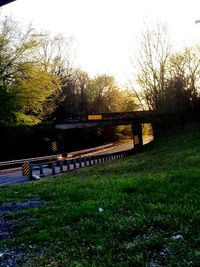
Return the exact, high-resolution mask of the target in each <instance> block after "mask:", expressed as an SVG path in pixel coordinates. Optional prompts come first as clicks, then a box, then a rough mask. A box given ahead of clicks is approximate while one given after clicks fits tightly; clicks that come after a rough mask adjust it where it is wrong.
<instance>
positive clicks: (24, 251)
mask: <svg viewBox="0 0 200 267" xmlns="http://www.w3.org/2000/svg"><path fill="white" fill-rule="evenodd" d="M34 200H37V201H38V203H39V204H38V206H37V205H36V207H32V208H25V205H24V206H23V203H27V201H34ZM3 203H4V204H3ZM5 203H7V204H5ZM2 204H3V205H2ZM6 205H7V206H6ZM2 207H4V208H5V207H11V208H10V210H9V209H8V210H6V208H5V209H3V208H2ZM12 207H13V209H12ZM20 207H21V208H20ZM1 210H2V211H1ZM0 211H1V213H0V215H1V217H0V218H1V219H0V225H1V220H2V224H3V225H4V228H5V229H6V230H5V231H7V236H6V234H5V233H4V234H3V233H2V236H0V266H66V267H81V266H85V267H90V266H93V267H94V266H95V267H96V266H98V267H99V266H105V267H109V266H120V267H125V266H149V267H158V266H200V126H198V125H196V126H191V127H189V128H187V129H184V130H182V131H181V132H179V133H176V134H171V135H169V136H168V137H163V138H160V139H157V140H156V141H155V142H154V143H153V144H152V145H151V147H150V148H148V150H146V151H144V152H143V153H139V154H136V155H133V156H130V157H128V158H125V159H120V160H117V161H113V162H111V163H105V164H101V165H98V166H97V165H95V166H93V167H88V168H84V169H81V170H78V171H74V172H71V173H67V174H65V175H63V176H62V177H57V178H49V179H44V180H43V181H37V182H32V183H29V184H26V185H20V186H12V187H1V188H0ZM9 262H10V264H11V263H12V264H13V265H6V264H8V263H9ZM3 264H5V265H3ZM14 264H15V265H14Z"/></svg>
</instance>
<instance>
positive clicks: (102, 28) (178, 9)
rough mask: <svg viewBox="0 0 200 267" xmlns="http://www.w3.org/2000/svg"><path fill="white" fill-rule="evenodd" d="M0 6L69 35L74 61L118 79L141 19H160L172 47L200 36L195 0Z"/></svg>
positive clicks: (36, 0) (127, 69) (26, 0)
mask: <svg viewBox="0 0 200 267" xmlns="http://www.w3.org/2000/svg"><path fill="white" fill-rule="evenodd" d="M1 9H2V11H1V12H2V14H3V15H12V16H14V18H15V19H17V20H19V21H23V22H24V23H29V22H33V24H34V26H35V28H36V29H38V30H40V29H42V30H48V31H50V32H52V33H53V34H57V33H62V34H63V35H64V36H66V37H67V36H71V35H73V36H74V37H75V39H76V44H77V58H76V64H77V66H80V67H81V69H83V70H84V71H87V72H88V73H89V75H90V76H94V75H98V74H109V75H113V76H115V77H116V79H117V80H118V81H119V82H120V83H126V82H127V80H128V78H129V77H130V74H131V72H132V69H131V66H130V57H131V56H133V55H134V54H136V47H137V38H136V36H139V35H140V33H141V31H142V29H144V27H145V24H147V23H148V25H152V24H154V23H157V22H164V23H166V24H167V25H168V28H169V32H170V36H171V40H172V43H173V44H174V45H175V47H176V48H177V49H179V48H180V49H181V47H183V46H185V45H188V44H192V43H193V42H198V41H199V42H200V24H195V20H197V19H200V1H199V0H139V1H138V0H57V1H55V0H16V1H15V2H12V3H11V4H8V5H5V6H3V7H2V8H1Z"/></svg>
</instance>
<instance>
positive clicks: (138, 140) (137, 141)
mask: <svg viewBox="0 0 200 267" xmlns="http://www.w3.org/2000/svg"><path fill="white" fill-rule="evenodd" d="M131 128H132V133H133V148H134V150H138V149H140V148H142V146H143V138H142V124H140V123H134V124H132V125H131Z"/></svg>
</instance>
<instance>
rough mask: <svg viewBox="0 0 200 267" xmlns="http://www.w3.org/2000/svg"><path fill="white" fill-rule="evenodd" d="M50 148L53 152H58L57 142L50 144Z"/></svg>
mask: <svg viewBox="0 0 200 267" xmlns="http://www.w3.org/2000/svg"><path fill="white" fill-rule="evenodd" d="M51 148H52V151H54V152H55V151H57V150H58V147H57V142H52V144H51Z"/></svg>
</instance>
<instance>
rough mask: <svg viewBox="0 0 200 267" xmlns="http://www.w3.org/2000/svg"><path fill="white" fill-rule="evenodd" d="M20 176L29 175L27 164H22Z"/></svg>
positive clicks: (28, 165)
mask: <svg viewBox="0 0 200 267" xmlns="http://www.w3.org/2000/svg"><path fill="white" fill-rule="evenodd" d="M22 175H24V176H28V175H30V164H29V162H25V163H23V164H22Z"/></svg>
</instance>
